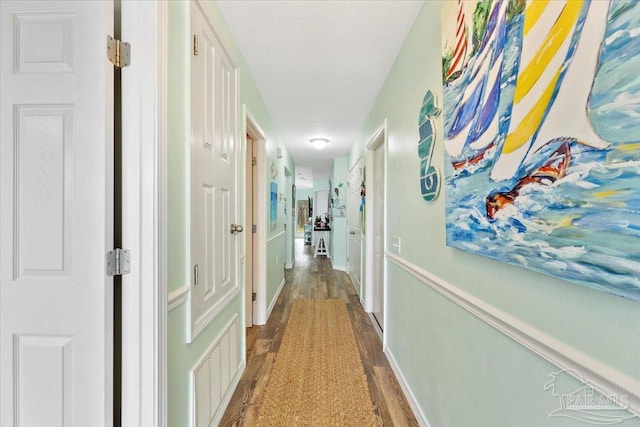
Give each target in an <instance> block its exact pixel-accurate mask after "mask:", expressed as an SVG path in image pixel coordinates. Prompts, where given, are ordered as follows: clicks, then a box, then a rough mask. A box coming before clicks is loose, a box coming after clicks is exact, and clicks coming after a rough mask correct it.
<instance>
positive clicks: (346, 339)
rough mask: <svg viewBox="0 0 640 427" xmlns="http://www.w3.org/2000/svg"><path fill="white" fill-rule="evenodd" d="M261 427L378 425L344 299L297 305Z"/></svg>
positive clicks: (263, 409) (264, 403)
mask: <svg viewBox="0 0 640 427" xmlns="http://www.w3.org/2000/svg"><path fill="white" fill-rule="evenodd" d="M257 425H258V426H261V427H268V426H278V427H282V426H358V427H360V426H377V425H378V422H377V419H376V416H375V414H374V410H373V403H372V399H371V395H370V393H369V387H368V385H367V377H366V375H365V373H364V368H363V367H362V362H361V360H360V354H359V352H358V347H357V344H356V340H355V337H354V335H353V329H352V328H351V321H350V319H349V313H348V312H347V307H346V303H345V301H344V300H338V299H326V300H294V301H293V305H292V307H291V314H290V316H289V321H288V322H287V327H286V329H285V332H284V337H283V338H282V343H281V345H280V351H278V353H277V356H276V361H275V365H274V366H273V370H272V372H271V376H270V378H269V382H268V383H267V388H266V390H265V394H264V397H263V399H262V403H261V405H260V411H259V415H258V423H257Z"/></svg>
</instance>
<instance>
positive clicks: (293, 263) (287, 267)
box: [284, 259, 296, 270]
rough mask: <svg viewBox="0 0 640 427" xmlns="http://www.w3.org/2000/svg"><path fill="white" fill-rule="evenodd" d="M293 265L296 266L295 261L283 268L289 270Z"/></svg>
mask: <svg viewBox="0 0 640 427" xmlns="http://www.w3.org/2000/svg"><path fill="white" fill-rule="evenodd" d="M294 265H296V260H295V259H294V260H293V261H291V264H285V265H284V268H286V269H287V270H291V269H292V268H293V266H294Z"/></svg>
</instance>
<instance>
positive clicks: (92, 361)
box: [0, 1, 113, 426]
mask: <svg viewBox="0 0 640 427" xmlns="http://www.w3.org/2000/svg"><path fill="white" fill-rule="evenodd" d="M112 30H113V4H112V2H102V1H101V2H98V1H96V2H77V1H67V2H64V1H46V2H43V1H37V2H36V1H34V2H28V1H15V2H14V1H1V2H0V32H1V33H0V206H1V208H0V313H2V316H1V318H0V425H3V426H5V425H6V426H89V425H90V426H111V425H112V424H113V422H112V381H113V380H112V363H113V362H112V353H113V347H112V335H113V331H112V317H113V286H112V285H113V280H112V279H111V278H109V277H107V276H106V273H105V254H106V251H107V250H108V249H111V247H112V241H113V239H112V236H113V224H112V222H113V205H112V203H113V202H112V200H113V138H112V136H113V135H112V133H113V66H112V65H111V64H110V63H109V62H108V60H107V58H106V36H107V34H112V33H113V31H112Z"/></svg>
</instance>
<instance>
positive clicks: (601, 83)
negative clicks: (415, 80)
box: [442, 0, 640, 301]
mask: <svg viewBox="0 0 640 427" xmlns="http://www.w3.org/2000/svg"><path fill="white" fill-rule="evenodd" d="M529 6H531V7H529ZM442 31H443V34H442V77H443V95H444V99H443V104H444V105H443V111H444V129H443V132H444V148H445V153H446V154H445V192H446V239H447V244H448V245H449V246H452V247H455V248H457V249H461V250H465V251H471V252H475V253H477V254H480V255H483V256H487V257H490V258H494V259H497V260H500V261H503V262H507V263H510V264H514V265H518V266H521V267H524V268H528V269H532V270H535V271H539V272H543V273H546V274H550V275H553V276H555V277H559V278H562V279H567V280H570V281H574V282H577V283H580V284H582V285H585V286H588V287H591V288H594V289H599V290H604V291H607V292H610V293H613V294H616V295H619V296H624V297H627V298H631V299H634V300H637V301H640V244H638V243H639V242H640V74H639V73H637V69H638V67H640V43H638V42H637V41H636V39H635V38H634V34H636V33H637V32H638V31H640V3H638V2H616V1H608V0H599V1H584V2H582V1H571V0H557V1H552V2H538V3H531V2H529V1H525V0H511V1H498V0H493V1H479V2H476V1H455V2H453V1H452V2H446V5H444V7H443V14H442Z"/></svg>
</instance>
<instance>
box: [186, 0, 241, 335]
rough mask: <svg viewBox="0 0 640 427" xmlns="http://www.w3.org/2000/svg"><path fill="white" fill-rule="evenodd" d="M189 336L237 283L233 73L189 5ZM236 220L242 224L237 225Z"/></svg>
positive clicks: (209, 30) (223, 302) (210, 32)
mask: <svg viewBox="0 0 640 427" xmlns="http://www.w3.org/2000/svg"><path fill="white" fill-rule="evenodd" d="M191 29H192V31H193V43H194V46H193V50H192V54H191V224H190V226H191V263H192V269H191V292H190V306H191V334H190V336H191V339H193V337H194V336H195V335H197V333H198V332H199V331H201V330H202V329H203V328H204V327H205V326H206V325H207V324H208V323H209V322H210V321H211V320H212V319H213V318H214V317H215V315H216V314H217V313H218V312H219V311H220V310H222V308H224V306H225V305H226V304H227V303H228V302H229V300H230V299H231V298H232V297H233V295H234V294H235V292H236V290H237V288H238V281H237V265H238V264H237V261H238V254H237V250H236V249H237V245H238V242H239V239H241V238H242V237H243V236H244V235H239V232H240V231H241V230H242V229H243V228H244V226H243V225H241V224H238V219H239V215H237V213H236V151H237V147H236V140H237V117H238V114H237V108H238V107H237V90H236V88H237V73H236V67H235V66H234V65H233V64H232V62H231V60H230V59H229V57H228V55H227V54H226V53H225V51H224V49H223V48H222V46H221V45H220V44H219V43H218V41H217V39H216V37H215V35H214V33H213V30H212V28H211V26H210V25H209V23H208V21H207V19H206V18H205V16H204V14H203V12H202V10H200V8H199V6H198V5H197V4H195V3H192V6H191ZM238 225H240V226H241V227H242V229H241V228H238V227H237V226H238Z"/></svg>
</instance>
